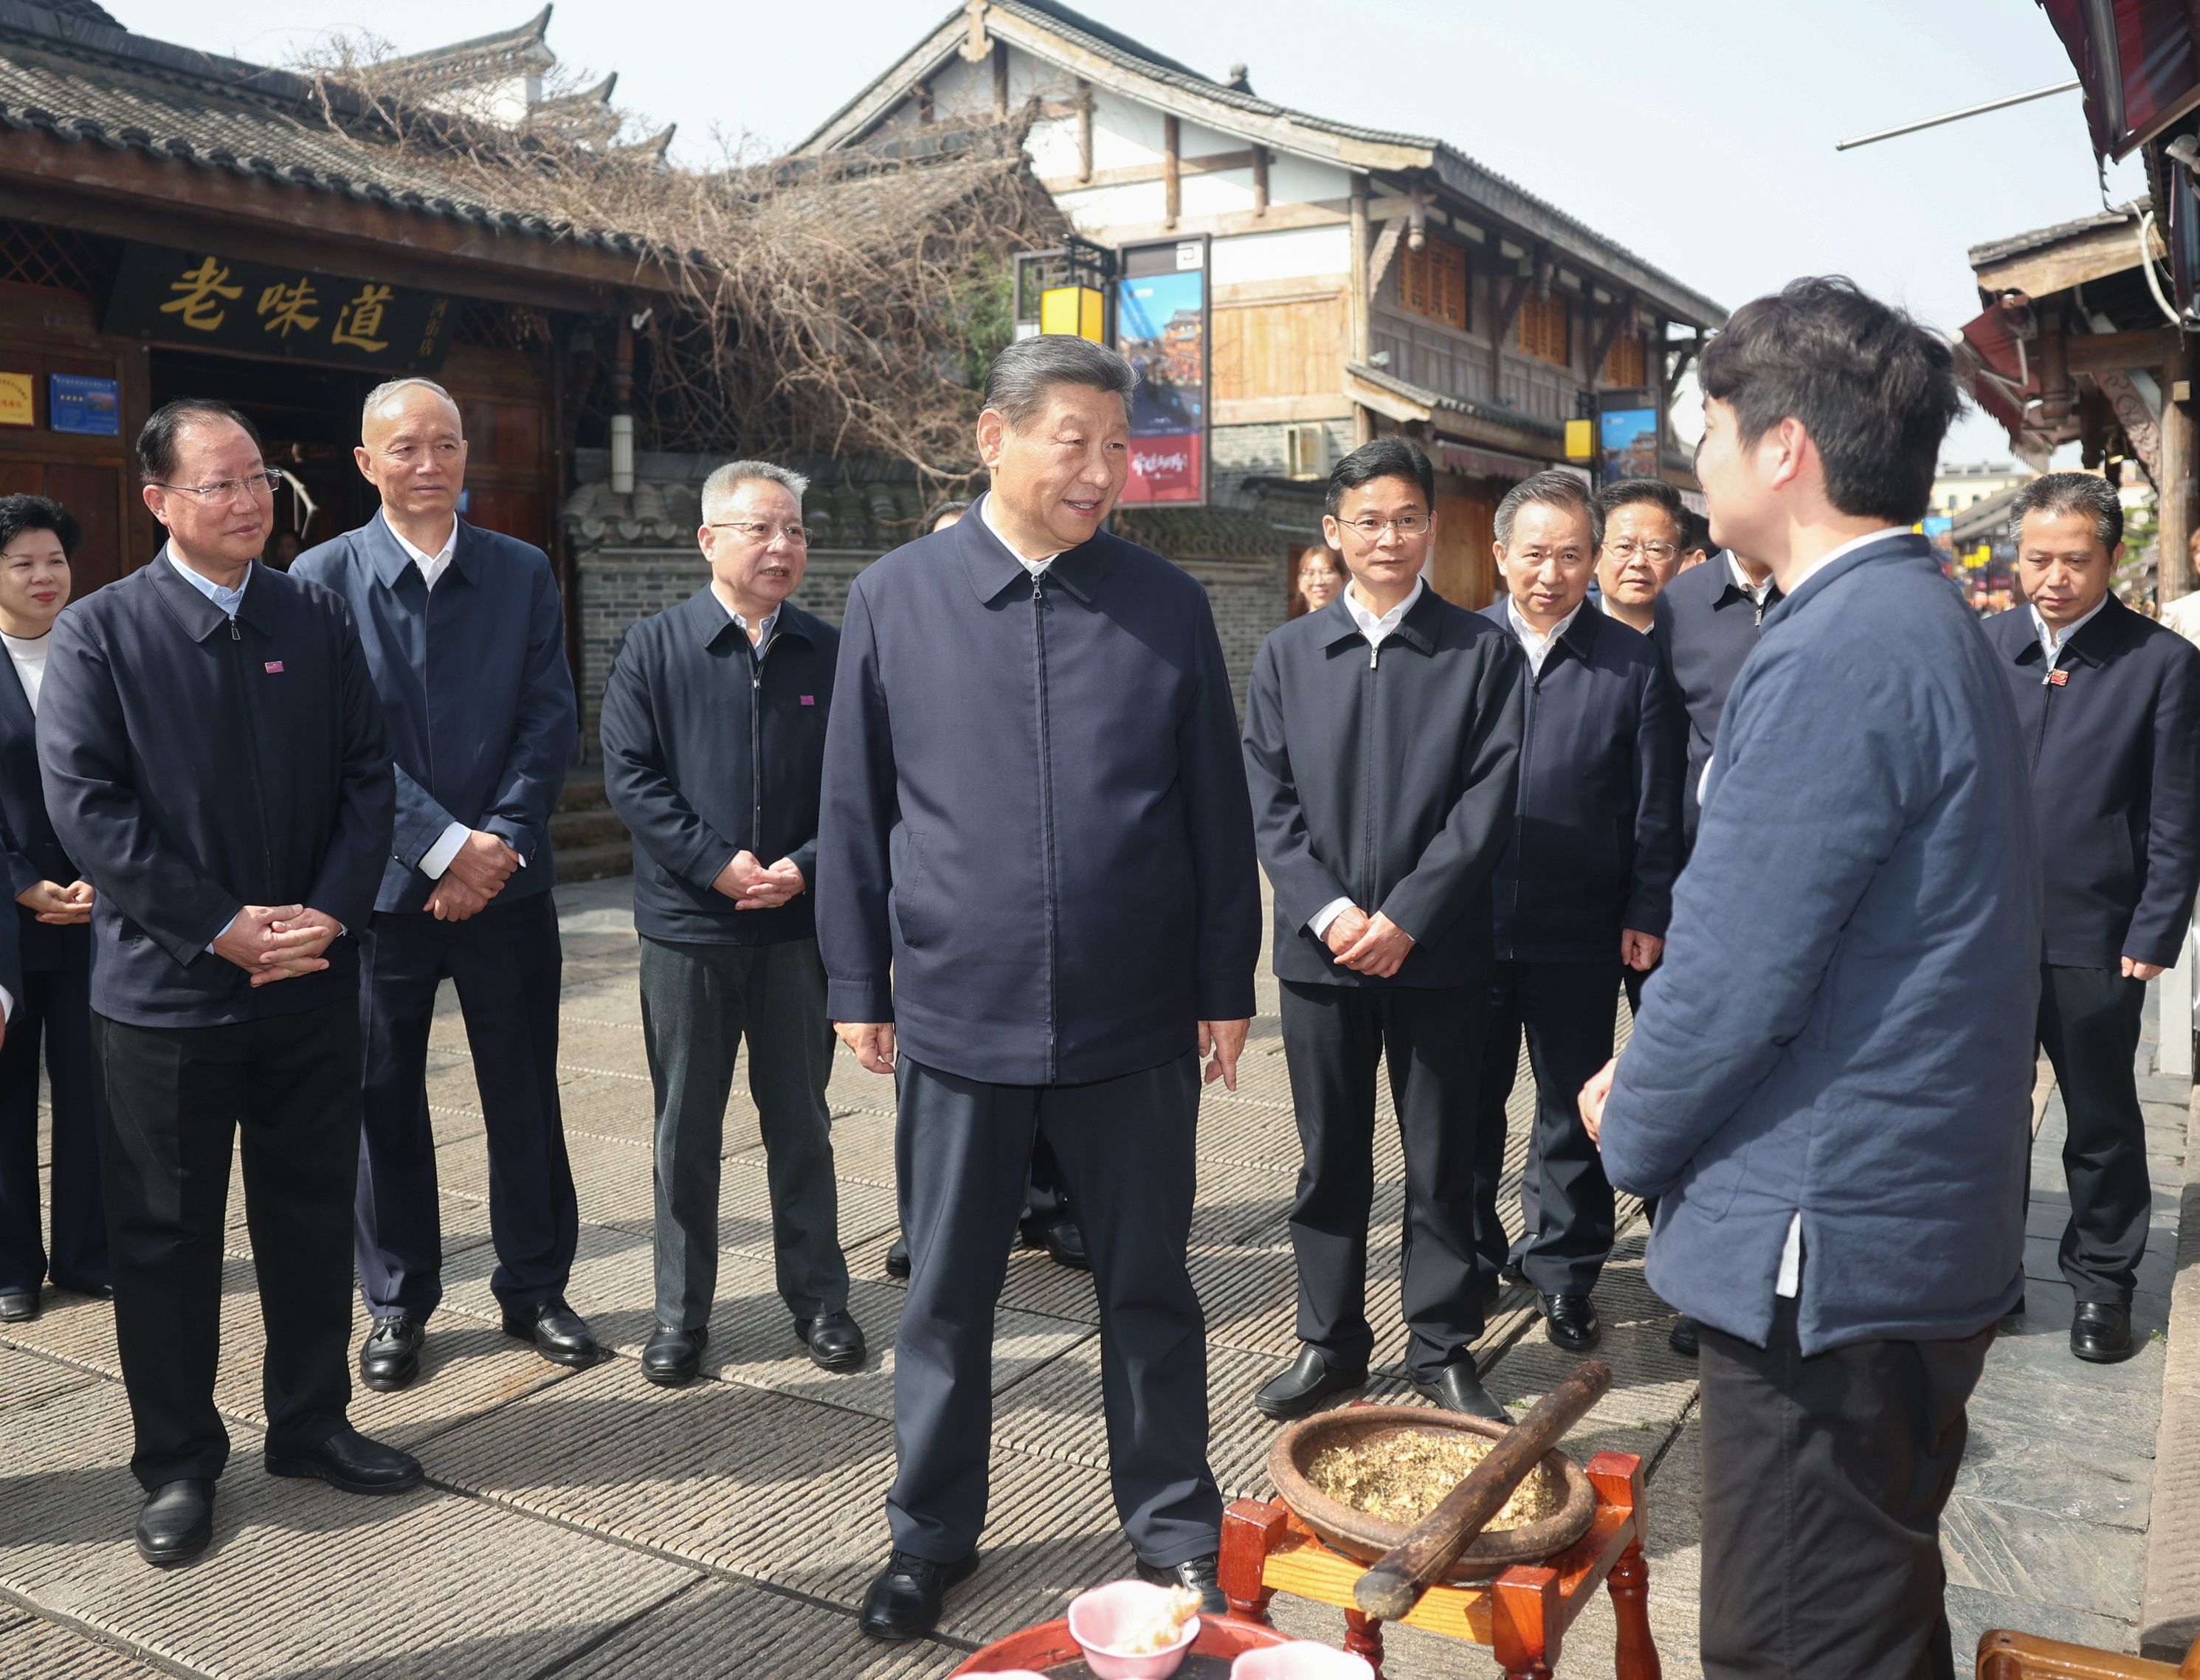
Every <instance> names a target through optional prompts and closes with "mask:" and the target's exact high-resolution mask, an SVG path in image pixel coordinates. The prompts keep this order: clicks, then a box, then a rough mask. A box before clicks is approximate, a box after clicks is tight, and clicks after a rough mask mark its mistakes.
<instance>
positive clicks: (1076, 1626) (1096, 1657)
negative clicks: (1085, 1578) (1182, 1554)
mask: <svg viewBox="0 0 2200 1680" xmlns="http://www.w3.org/2000/svg"><path fill="white" fill-rule="evenodd" d="M1167 1595H1168V1589H1167V1588H1166V1587H1156V1586H1155V1585H1153V1584H1150V1582H1145V1581H1110V1582H1109V1584H1107V1585H1106V1586H1104V1587H1095V1588H1093V1589H1092V1590H1091V1592H1088V1593H1080V1594H1079V1595H1077V1596H1076V1597H1075V1598H1074V1599H1072V1600H1071V1601H1069V1636H1070V1637H1071V1638H1072V1639H1074V1640H1075V1641H1076V1642H1077V1643H1078V1645H1079V1646H1080V1648H1082V1649H1083V1651H1084V1653H1085V1663H1086V1664H1087V1665H1089V1666H1090V1667H1091V1670H1092V1671H1093V1673H1094V1674H1096V1675H1097V1676H1098V1677H1099V1680H1167V1677H1168V1676H1170V1675H1172V1674H1173V1673H1175V1672H1176V1671H1177V1670H1178V1669H1179V1668H1180V1667H1182V1666H1183V1665H1184V1658H1185V1652H1187V1651H1189V1650H1191V1648H1192V1645H1193V1642H1195V1641H1197V1639H1198V1637H1199V1618H1198V1617H1197V1616H1194V1617H1193V1618H1192V1619H1191V1620H1190V1621H1189V1622H1187V1623H1185V1628H1184V1631H1183V1633H1182V1634H1181V1635H1179V1636H1178V1638H1177V1642H1176V1643H1175V1644H1173V1645H1172V1646H1170V1647H1169V1648H1167V1650H1165V1651H1156V1652H1154V1653H1153V1654H1150V1655H1148V1656H1132V1655H1130V1654H1127V1653H1126V1652H1123V1651H1120V1650H1118V1649H1117V1648H1116V1646H1117V1644H1118V1642H1120V1641H1122V1640H1126V1639H1128V1638H1129V1637H1130V1636H1132V1634H1134V1633H1136V1632H1137V1631H1138V1629H1140V1628H1141V1627H1143V1626H1144V1625H1146V1624H1147V1623H1148V1622H1150V1621H1151V1620H1152V1619H1154V1618H1155V1617H1156V1616H1157V1615H1159V1614H1160V1613H1161V1606H1162V1603H1163V1601H1165V1600H1166V1599H1167Z"/></svg>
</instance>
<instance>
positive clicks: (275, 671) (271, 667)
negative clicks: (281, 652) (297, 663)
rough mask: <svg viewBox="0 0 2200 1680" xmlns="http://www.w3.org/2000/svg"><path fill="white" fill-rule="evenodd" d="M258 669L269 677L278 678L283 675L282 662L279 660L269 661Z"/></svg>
mask: <svg viewBox="0 0 2200 1680" xmlns="http://www.w3.org/2000/svg"><path fill="white" fill-rule="evenodd" d="M260 669H261V670H263V671H265V672H266V673H267V674H268V675H269V676H271V677H279V676H281V675H282V674H283V662H282V661H281V660H279V659H271V660H269V661H268V662H266V664H265V665H262V666H261V667H260Z"/></svg>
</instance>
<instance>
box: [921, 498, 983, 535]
mask: <svg viewBox="0 0 2200 1680" xmlns="http://www.w3.org/2000/svg"><path fill="white" fill-rule="evenodd" d="M969 511H970V504H969V503H968V502H958V501H946V502H935V503H933V505H932V506H931V508H930V509H929V510H927V511H926V513H925V516H924V517H923V519H922V520H921V521H920V522H918V524H917V528H916V534H917V535H919V536H920V537H928V536H930V535H931V534H932V533H933V528H934V527H935V526H937V525H938V524H939V522H940V521H941V520H943V519H945V518H946V517H947V516H948V515H949V514H951V513H954V514H963V513H968V512H969Z"/></svg>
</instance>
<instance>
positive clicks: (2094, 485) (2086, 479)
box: [2010, 472, 2124, 554]
mask: <svg viewBox="0 0 2200 1680" xmlns="http://www.w3.org/2000/svg"><path fill="white" fill-rule="evenodd" d="M2027 513H2045V514H2064V513H2083V514H2088V515H2090V516H2092V521H2093V534H2094V535H2095V536H2097V537H2098V538H2099V539H2100V540H2101V546H2102V547H2103V548H2104V549H2106V550H2107V551H2109V553H2111V554H2114V553H2115V551H2116V545H2117V544H2118V543H2120V542H2121V541H2122V540H2124V505H2123V502H2122V500H2121V499H2120V498H2119V497H2118V496H2117V494H2116V487H2115V485H2113V484H2111V483H2109V481H2108V480H2106V479H2105V478H2103V477H2102V476H2101V475H2100V474H2098V473H2089V472H2059V473H2042V474H2040V475H2039V477H2037V478H2035V479H2033V481H2031V482H2030V483H2029V484H2027V485H2026V486H2025V487H2024V488H2023V489H2022V490H2020V491H2018V492H2017V493H2016V508H2015V509H2014V510H2013V511H2012V515H2011V518H2010V524H2011V525H2012V526H2014V527H2015V528H2016V530H2017V531H2018V532H2019V533H2020V534H2021V533H2022V530H2023V528H2024V516H2025V515H2026V514H2027Z"/></svg>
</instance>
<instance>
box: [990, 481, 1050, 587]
mask: <svg viewBox="0 0 2200 1680" xmlns="http://www.w3.org/2000/svg"><path fill="white" fill-rule="evenodd" d="M978 517H979V518H980V519H982V520H984V521H985V522H986V529H987V530H989V531H991V532H992V534H993V538H994V540H996V541H997V542H998V543H999V544H1000V545H1001V546H1002V547H1003V548H1005V549H1006V550H1008V551H1009V553H1011V554H1013V555H1015V557H1016V564H1018V565H1019V566H1021V567H1022V568H1023V569H1025V570H1026V571H1027V572H1029V573H1030V574H1031V575H1033V577H1043V576H1044V575H1045V573H1046V569H1047V568H1048V567H1049V566H1051V565H1052V564H1053V563H1055V562H1056V561H1057V560H1059V559H1061V558H1062V555H1063V554H1064V553H1065V552H1067V551H1066V550H1063V549H1059V548H1057V549H1056V550H1055V551H1054V552H1053V553H1051V554H1043V555H1041V556H1040V557H1039V558H1038V559H1036V560H1033V559H1029V558H1027V557H1026V556H1025V555H1024V553H1023V551H1021V550H1020V549H1019V548H1017V546H1016V545H1015V544H1014V543H1012V542H1010V541H1009V539H1008V534H1006V533H1005V532H1003V530H1002V529H1001V523H1000V521H998V519H996V518H994V517H993V493H992V491H990V490H988V491H987V492H986V493H985V494H984V495H982V496H980V497H979V498H978Z"/></svg>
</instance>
